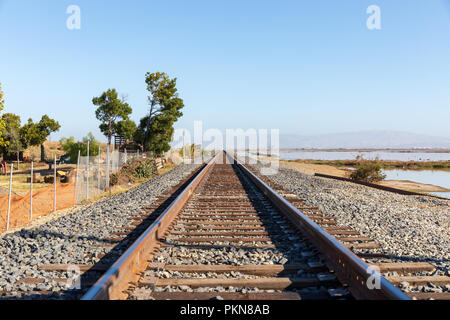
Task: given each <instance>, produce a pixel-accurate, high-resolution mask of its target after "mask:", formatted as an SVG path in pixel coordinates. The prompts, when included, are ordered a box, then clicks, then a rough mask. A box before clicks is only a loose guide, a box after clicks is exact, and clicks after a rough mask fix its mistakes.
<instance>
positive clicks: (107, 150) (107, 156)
mask: <svg viewBox="0 0 450 320" xmlns="http://www.w3.org/2000/svg"><path fill="white" fill-rule="evenodd" d="M109 162H110V159H109V144H108V145H107V147H106V186H107V187H108V188H110V185H109ZM110 190H111V189H110Z"/></svg>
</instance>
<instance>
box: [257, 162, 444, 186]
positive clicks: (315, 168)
mask: <svg viewBox="0 0 450 320" xmlns="http://www.w3.org/2000/svg"><path fill="white" fill-rule="evenodd" d="M260 160H265V161H273V159H270V158H267V157H265V158H260ZM279 163H280V168H284V169H292V170H295V171H298V172H301V173H304V174H308V175H314V174H315V173H320V174H326V175H331V176H336V177H341V178H349V176H350V173H351V170H348V169H340V168H337V167H335V166H332V165H327V164H314V163H307V162H298V161H292V160H280V162H279ZM376 184H379V185H381V186H385V187H391V188H395V189H401V190H404V191H410V192H419V193H429V192H450V189H447V188H444V187H441V186H437V185H433V184H426V183H421V182H416V181H410V180H384V181H381V182H378V183H376Z"/></svg>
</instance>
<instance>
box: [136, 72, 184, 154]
mask: <svg viewBox="0 0 450 320" xmlns="http://www.w3.org/2000/svg"><path fill="white" fill-rule="evenodd" d="M145 82H146V84H147V91H148V92H149V93H150V94H149V96H148V103H149V105H150V110H149V113H148V114H147V116H146V117H144V118H143V119H142V120H144V119H145V126H144V127H142V120H141V125H140V128H141V129H143V130H141V132H140V134H141V135H143V137H142V138H143V139H142V144H143V146H144V150H145V151H155V152H156V150H157V149H159V147H158V145H160V144H161V145H164V148H163V149H165V148H166V146H165V143H164V139H162V140H161V137H163V138H164V137H166V136H167V135H171V134H172V133H173V127H172V126H173V124H174V123H175V122H176V121H177V119H178V118H179V117H181V116H182V115H183V113H182V112H181V109H182V108H183V107H184V104H183V100H182V99H180V98H179V97H178V93H177V91H178V90H177V88H176V85H177V79H176V78H174V79H170V78H169V76H168V75H167V74H166V73H164V72H163V73H160V72H156V73H149V72H147V74H146V76H145ZM154 123H155V124H154ZM170 128H172V130H171V129H170ZM161 130H163V131H164V130H168V132H166V133H164V132H162V131H161ZM154 134H156V135H157V137H152V135H154ZM150 140H152V141H150ZM155 143H156V145H155ZM149 147H150V149H149ZM152 147H153V148H154V149H153V150H152V149H151V148H152Z"/></svg>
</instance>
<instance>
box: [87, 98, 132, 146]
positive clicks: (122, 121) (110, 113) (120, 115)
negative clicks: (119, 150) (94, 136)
mask: <svg viewBox="0 0 450 320" xmlns="http://www.w3.org/2000/svg"><path fill="white" fill-rule="evenodd" d="M92 103H93V104H94V105H95V106H98V108H97V110H96V111H95V116H96V117H97V119H98V120H100V122H101V124H100V127H99V128H100V130H101V132H102V133H103V134H104V135H105V136H106V137H107V138H108V145H111V137H112V136H113V135H115V134H120V135H122V134H123V135H127V136H129V137H130V138H131V137H132V136H133V133H134V132H133V130H132V127H133V125H132V124H131V123H132V121H131V120H129V119H128V116H129V115H130V114H131V112H132V111H133V110H132V109H131V107H130V106H129V105H128V103H126V102H125V99H124V98H122V99H119V98H118V96H117V91H116V89H108V90H107V91H105V92H103V93H102V95H101V96H100V97H95V98H93V99H92ZM133 124H134V123H133ZM134 128H136V125H135V124H134Z"/></svg>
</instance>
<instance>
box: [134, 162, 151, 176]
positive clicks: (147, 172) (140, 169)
mask: <svg viewBox="0 0 450 320" xmlns="http://www.w3.org/2000/svg"><path fill="white" fill-rule="evenodd" d="M154 174H156V172H155V162H154V160H153V159H145V160H143V161H139V162H138V163H137V166H136V168H135V169H134V173H133V176H134V177H135V178H136V179H146V178H150V177H151V176H152V175H154Z"/></svg>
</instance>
